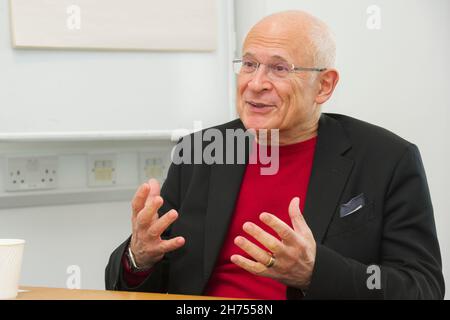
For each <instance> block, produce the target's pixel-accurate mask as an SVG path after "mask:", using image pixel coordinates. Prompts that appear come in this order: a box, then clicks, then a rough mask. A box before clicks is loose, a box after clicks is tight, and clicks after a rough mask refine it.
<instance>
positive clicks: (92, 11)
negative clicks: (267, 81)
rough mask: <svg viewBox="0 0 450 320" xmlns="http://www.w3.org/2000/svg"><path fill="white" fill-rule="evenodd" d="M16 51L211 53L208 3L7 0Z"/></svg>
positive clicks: (211, 5) (212, 13)
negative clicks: (76, 49)
mask: <svg viewBox="0 0 450 320" xmlns="http://www.w3.org/2000/svg"><path fill="white" fill-rule="evenodd" d="M10 3H11V26H12V39H13V44H14V46H15V47H17V48H39V47H41V48H42V47H44V48H78V49H124V50H130V49H131V50H206V51H210V50H214V49H215V48H216V10H215V1H211V0H189V1H185V0H95V1H92V0H33V1H30V0H10Z"/></svg>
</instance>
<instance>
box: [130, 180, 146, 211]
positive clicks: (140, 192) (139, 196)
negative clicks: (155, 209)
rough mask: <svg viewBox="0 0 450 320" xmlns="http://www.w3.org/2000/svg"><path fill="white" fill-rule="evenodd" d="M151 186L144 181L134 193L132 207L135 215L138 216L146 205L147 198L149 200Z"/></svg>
mask: <svg viewBox="0 0 450 320" xmlns="http://www.w3.org/2000/svg"><path fill="white" fill-rule="evenodd" d="M149 190H150V188H149V185H148V183H143V184H141V185H140V186H139V188H138V189H137V190H136V193H135V194H134V197H133V200H131V208H132V210H133V216H136V215H137V214H138V213H139V211H141V210H142V209H143V208H144V207H145V200H147V196H148V192H149Z"/></svg>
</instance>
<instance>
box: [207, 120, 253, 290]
mask: <svg viewBox="0 0 450 320" xmlns="http://www.w3.org/2000/svg"><path fill="white" fill-rule="evenodd" d="M235 129H243V130H245V128H244V126H243V124H242V122H240V121H239V123H238V127H237V128H235ZM225 145H227V147H232V146H231V145H230V144H229V143H225ZM233 147H234V144H233ZM224 154H225V152H224ZM235 154H236V153H235ZM245 160H246V161H245V163H244V164H237V165H236V164H234V165H232V164H230V165H226V164H214V165H212V167H211V173H210V179H209V186H210V187H209V194H208V207H207V210H206V220H205V252H204V269H203V270H204V285H206V282H207V281H208V279H209V278H210V276H211V272H212V270H213V268H214V266H215V263H216V260H217V258H218V255H219V253H220V250H221V248H222V244H223V241H224V239H225V236H226V233H227V231H228V225H229V223H230V220H231V216H232V214H233V211H234V206H235V203H236V200H237V197H238V195H239V190H240V188H241V182H242V178H243V176H244V173H245V168H246V163H247V162H248V152H246V155H245Z"/></svg>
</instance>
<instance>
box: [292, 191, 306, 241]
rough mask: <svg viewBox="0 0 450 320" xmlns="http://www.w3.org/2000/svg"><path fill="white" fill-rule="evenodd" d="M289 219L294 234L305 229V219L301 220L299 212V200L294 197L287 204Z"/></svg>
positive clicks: (301, 216)
mask: <svg viewBox="0 0 450 320" xmlns="http://www.w3.org/2000/svg"><path fill="white" fill-rule="evenodd" d="M289 217H290V218H291V221H292V227H293V228H294V231H295V232H297V233H298V232H301V230H302V229H304V227H305V224H306V222H305V219H304V218H303V215H302V212H301V211H300V198H299V197H295V198H293V199H292V200H291V202H290V203H289Z"/></svg>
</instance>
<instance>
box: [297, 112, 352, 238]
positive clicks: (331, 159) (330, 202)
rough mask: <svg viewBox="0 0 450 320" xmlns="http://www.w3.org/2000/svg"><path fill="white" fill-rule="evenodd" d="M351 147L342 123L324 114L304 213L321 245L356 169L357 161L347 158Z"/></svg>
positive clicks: (320, 123)
mask: <svg viewBox="0 0 450 320" xmlns="http://www.w3.org/2000/svg"><path fill="white" fill-rule="evenodd" d="M350 148H351V144H350V141H349V140H348V137H347V135H346V134H345V132H344V130H343V128H342V127H341V125H340V124H339V122H338V121H337V120H335V119H333V118H332V117H330V116H327V115H326V114H322V116H321V118H320V121H319V132H318V138H317V145H316V151H315V155H314V162H313V168H312V172H311V177H310V181H309V185H308V192H307V195H306V202H305V207H304V212H303V215H304V217H305V220H306V222H307V224H308V226H309V227H310V229H311V231H312V233H313V235H314V238H315V240H316V242H317V243H322V241H323V237H324V235H325V233H326V231H327V228H328V225H329V223H330V222H331V219H332V217H333V214H334V213H335V211H336V207H337V205H338V204H339V200H340V198H341V194H342V191H343V190H344V187H345V184H346V183H347V180H348V177H349V175H350V173H351V170H352V168H353V160H351V159H349V158H346V157H344V156H343V154H344V152H345V151H347V150H348V149H350Z"/></svg>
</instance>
